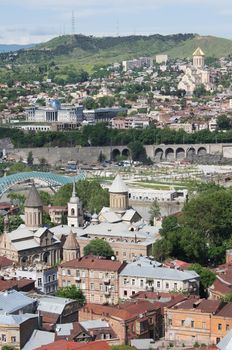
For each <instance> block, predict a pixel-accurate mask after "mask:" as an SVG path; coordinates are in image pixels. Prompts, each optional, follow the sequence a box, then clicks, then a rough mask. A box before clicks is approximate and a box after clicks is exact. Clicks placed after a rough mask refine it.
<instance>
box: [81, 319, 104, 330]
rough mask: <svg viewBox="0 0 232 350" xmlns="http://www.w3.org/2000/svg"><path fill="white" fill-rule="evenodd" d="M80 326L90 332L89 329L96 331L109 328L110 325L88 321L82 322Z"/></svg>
mask: <svg viewBox="0 0 232 350" xmlns="http://www.w3.org/2000/svg"><path fill="white" fill-rule="evenodd" d="M80 325H81V326H82V327H83V328H85V329H87V330H89V329H96V328H108V327H109V323H108V322H106V321H102V320H88V321H83V322H80Z"/></svg>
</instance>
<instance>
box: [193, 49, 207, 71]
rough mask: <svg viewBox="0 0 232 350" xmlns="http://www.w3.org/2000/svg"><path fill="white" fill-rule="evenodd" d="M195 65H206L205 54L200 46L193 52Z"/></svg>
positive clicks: (196, 66) (201, 66) (197, 66)
mask: <svg viewBox="0 0 232 350" xmlns="http://www.w3.org/2000/svg"><path fill="white" fill-rule="evenodd" d="M193 66H194V67H195V68H204V66H205V54H204V52H203V51H202V49H201V48H200V47H198V48H197V49H196V50H195V51H194V53H193Z"/></svg>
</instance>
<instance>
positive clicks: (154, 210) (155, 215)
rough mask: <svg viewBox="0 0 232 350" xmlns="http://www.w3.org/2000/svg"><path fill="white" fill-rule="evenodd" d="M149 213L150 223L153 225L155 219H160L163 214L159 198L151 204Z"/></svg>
mask: <svg viewBox="0 0 232 350" xmlns="http://www.w3.org/2000/svg"><path fill="white" fill-rule="evenodd" d="M149 214H150V224H151V225H153V224H154V219H159V218H160V215H161V212H160V206H159V203H158V201H157V200H155V201H154V202H153V203H152V205H151V206H150V209H149Z"/></svg>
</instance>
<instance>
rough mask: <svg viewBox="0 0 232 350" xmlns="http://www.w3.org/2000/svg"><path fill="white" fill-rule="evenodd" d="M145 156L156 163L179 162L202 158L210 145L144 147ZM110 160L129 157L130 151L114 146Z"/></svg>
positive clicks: (207, 152)
mask: <svg viewBox="0 0 232 350" xmlns="http://www.w3.org/2000/svg"><path fill="white" fill-rule="evenodd" d="M145 148H146V152H147V155H148V156H149V157H150V158H151V159H154V160H156V161H162V160H181V159H191V158H192V157H194V156H196V155H198V156H202V155H205V154H209V153H210V151H211V150H210V145H208V144H193V145H186V144H184V145H164V144H163V145H152V146H145ZM111 155H112V156H111V158H112V160H115V159H116V158H117V157H118V156H126V157H129V155H130V151H129V149H128V148H127V147H122V146H121V147H117V146H114V147H113V148H112V152H111Z"/></svg>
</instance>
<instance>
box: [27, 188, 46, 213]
mask: <svg viewBox="0 0 232 350" xmlns="http://www.w3.org/2000/svg"><path fill="white" fill-rule="evenodd" d="M24 206H25V207H26V208H39V207H42V206H43V203H42V200H41V198H40V195H39V192H38V191H37V189H36V187H35V184H33V185H32V186H31V189H30V192H29V194H28V196H27V199H26V201H25V205H24Z"/></svg>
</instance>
